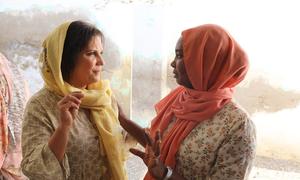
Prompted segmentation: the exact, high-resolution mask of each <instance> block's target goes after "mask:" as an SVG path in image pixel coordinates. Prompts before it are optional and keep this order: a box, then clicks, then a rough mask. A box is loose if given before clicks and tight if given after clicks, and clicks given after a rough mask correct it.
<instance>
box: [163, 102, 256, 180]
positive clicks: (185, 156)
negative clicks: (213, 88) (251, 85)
mask: <svg viewBox="0 0 300 180" xmlns="http://www.w3.org/2000/svg"><path fill="white" fill-rule="evenodd" d="M174 120H175V119H174ZM174 120H173V122H174ZM172 125H173V123H171V124H170V125H169V127H168V129H167V130H166V131H165V132H164V134H166V133H167V132H168V130H169V129H170V128H171V127H172ZM255 134H256V133H255V126H254V124H253V122H252V121H251V120H250V119H249V117H248V115H247V113H246V112H245V111H244V110H243V109H242V108H240V107H239V106H238V105H237V104H236V103H234V102H230V103H228V104H227V105H225V106H224V107H223V108H222V109H221V110H220V111H219V112H218V113H217V114H216V115H215V116H214V117H213V118H211V119H210V120H207V121H203V122H201V123H200V124H199V125H197V126H196V127H195V128H194V129H193V130H192V131H191V133H190V134H189V135H188V136H187V137H186V138H185V139H184V141H183V142H182V144H181V146H180V148H179V150H178V152H177V155H176V168H175V171H176V172H177V173H179V174H180V175H182V176H183V177H185V178H186V179H188V180H242V179H247V177H248V175H249V172H250V170H251V167H252V162H253V159H254V157H255V147H256V135H255Z"/></svg>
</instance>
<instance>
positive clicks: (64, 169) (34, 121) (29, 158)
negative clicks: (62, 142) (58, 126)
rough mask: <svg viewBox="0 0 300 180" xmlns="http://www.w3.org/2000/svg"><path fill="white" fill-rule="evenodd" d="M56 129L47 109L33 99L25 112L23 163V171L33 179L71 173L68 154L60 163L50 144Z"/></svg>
mask: <svg viewBox="0 0 300 180" xmlns="http://www.w3.org/2000/svg"><path fill="white" fill-rule="evenodd" d="M54 131H55V128H54V126H53V124H52V122H51V121H50V118H49V117H48V114H47V111H46V110H45V109H44V108H43V107H42V106H41V105H40V103H39V102H38V101H34V100H31V101H30V102H29V103H28V104H27V107H26V109H25V113H24V121H23V127H22V151H23V152H22V153H23V160H22V163H21V167H22V171H23V173H24V174H25V175H26V176H27V177H28V178H30V179H31V180H40V179H44V180H48V179H49V180H53V179H56V180H61V179H67V177H68V176H69V174H70V168H69V164H68V158H67V155H66V154H65V156H64V159H63V161H62V163H61V164H60V163H59V161H58V160H57V158H56V157H55V155H54V153H53V152H52V151H51V149H50V148H49V146H48V141H49V138H50V137H51V135H52V134H53V133H54Z"/></svg>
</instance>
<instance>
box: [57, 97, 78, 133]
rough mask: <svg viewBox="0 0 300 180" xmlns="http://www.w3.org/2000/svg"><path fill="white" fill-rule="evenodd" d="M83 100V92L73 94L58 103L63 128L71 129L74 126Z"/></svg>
mask: <svg viewBox="0 0 300 180" xmlns="http://www.w3.org/2000/svg"><path fill="white" fill-rule="evenodd" d="M82 98H83V94H82V93H81V92H72V93H70V94H68V95H66V96H64V97H63V98H62V99H61V100H60V101H59V102H58V103H57V106H58V109H59V118H60V127H61V128H63V129H66V128H67V129H69V128H70V127H71V126H72V124H73V121H74V118H75V116H76V115H77V113H78V109H79V106H80V103H81V99H82Z"/></svg>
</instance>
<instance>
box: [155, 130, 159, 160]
mask: <svg viewBox="0 0 300 180" xmlns="http://www.w3.org/2000/svg"><path fill="white" fill-rule="evenodd" d="M160 145H161V135H160V131H156V134H155V145H154V153H155V156H156V157H158V156H160Z"/></svg>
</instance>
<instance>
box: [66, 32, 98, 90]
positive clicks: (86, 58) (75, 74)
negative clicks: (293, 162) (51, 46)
mask: <svg viewBox="0 0 300 180" xmlns="http://www.w3.org/2000/svg"><path fill="white" fill-rule="evenodd" d="M102 53H103V46H102V41H101V37H100V36H94V37H92V38H91V40H90V41H89V42H88V44H87V46H86V47H85V48H84V49H83V50H82V51H81V52H80V53H79V55H78V56H77V59H76V65H75V68H74V69H73V71H72V72H71V74H70V80H69V83H70V84H71V85H72V86H74V87H77V88H85V87H86V86H87V85H88V84H91V83H95V82H97V81H99V80H100V79H101V69H102V66H103V65H104V60H103V58H102Z"/></svg>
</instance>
